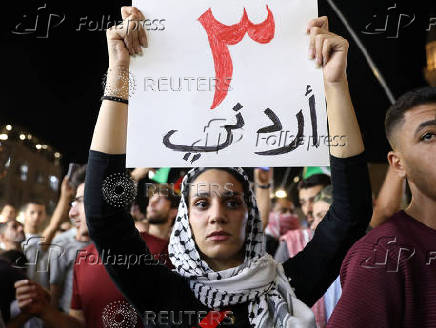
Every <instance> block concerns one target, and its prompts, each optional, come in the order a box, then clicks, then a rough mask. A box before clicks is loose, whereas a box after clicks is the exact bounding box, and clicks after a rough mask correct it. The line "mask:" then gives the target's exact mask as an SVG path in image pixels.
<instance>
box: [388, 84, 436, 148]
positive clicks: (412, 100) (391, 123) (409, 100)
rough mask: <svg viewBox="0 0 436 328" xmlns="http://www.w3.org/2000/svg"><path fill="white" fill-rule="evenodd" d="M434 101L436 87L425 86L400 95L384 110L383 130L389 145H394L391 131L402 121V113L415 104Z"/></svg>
mask: <svg viewBox="0 0 436 328" xmlns="http://www.w3.org/2000/svg"><path fill="white" fill-rule="evenodd" d="M432 103H436V88H434V87H425V88H419V89H415V90H412V91H409V92H407V93H405V94H404V95H402V96H401V97H400V98H398V100H397V101H396V102H395V104H393V105H392V106H391V107H390V108H389V109H388V111H387V112H386V118H385V132H386V137H387V138H388V141H389V143H390V144H391V147H392V148H393V147H394V142H393V132H394V130H395V128H396V127H397V126H398V125H399V124H400V123H402V121H403V119H404V113H406V112H407V111H408V110H410V109H412V108H413V107H416V106H421V105H428V104H432Z"/></svg>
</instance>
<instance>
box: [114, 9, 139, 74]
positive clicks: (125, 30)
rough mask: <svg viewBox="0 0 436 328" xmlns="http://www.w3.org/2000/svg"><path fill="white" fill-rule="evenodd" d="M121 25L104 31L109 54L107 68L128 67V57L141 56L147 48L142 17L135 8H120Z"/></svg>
mask: <svg viewBox="0 0 436 328" xmlns="http://www.w3.org/2000/svg"><path fill="white" fill-rule="evenodd" d="M121 17H122V18H123V23H122V24H120V25H117V26H113V27H111V28H110V29H108V30H107V31H106V38H107V43H108V52H109V67H128V66H129V63H130V56H135V55H138V54H139V55H140V54H142V47H147V36H146V34H145V30H144V26H143V22H144V21H145V17H144V15H143V14H142V13H141V12H140V11H139V10H138V9H137V8H135V7H122V8H121Z"/></svg>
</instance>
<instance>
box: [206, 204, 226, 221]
mask: <svg viewBox="0 0 436 328" xmlns="http://www.w3.org/2000/svg"><path fill="white" fill-rule="evenodd" d="M209 218H210V221H211V222H216V223H221V224H223V223H226V222H227V216H226V211H225V207H224V206H223V205H222V204H221V202H213V203H212V206H211V207H210V208H209Z"/></svg>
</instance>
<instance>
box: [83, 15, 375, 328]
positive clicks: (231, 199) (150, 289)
mask: <svg viewBox="0 0 436 328" xmlns="http://www.w3.org/2000/svg"><path fill="white" fill-rule="evenodd" d="M121 13H122V16H123V19H124V24H123V25H122V26H118V27H114V28H112V29H109V30H108V31H107V41H108V51H109V70H108V76H107V87H106V90H105V96H104V97H103V99H104V100H103V102H102V105H101V108H100V113H99V116H98V120H97V123H96V126H95V131H94V136H93V139H92V145H91V151H90V155H89V163H88V171H87V180H86V190H85V207H86V216H87V219H88V226H89V233H90V236H91V238H92V239H93V240H94V242H95V244H96V246H97V249H98V250H99V252H100V253H101V254H103V253H105V250H106V253H107V250H109V249H110V252H111V254H120V255H121V254H123V255H128V256H129V258H131V257H132V256H137V258H138V259H140V258H141V256H144V254H148V253H149V251H148V248H147V245H146V244H145V243H144V241H143V239H142V238H141V237H140V235H139V233H138V231H137V230H136V229H135V225H134V222H133V220H132V219H131V217H130V216H129V214H128V212H127V211H125V210H124V209H123V208H122V207H121V206H119V205H120V203H117V202H116V201H111V199H110V197H109V199H108V197H107V195H106V194H105V193H104V192H102V188H103V189H104V186H105V185H107V181H108V179H110V178H111V177H114V176H119V175H120V174H123V172H125V151H126V134H127V110H128V106H127V99H128V78H126V77H128V69H129V59H130V56H134V55H137V54H141V53H142V49H141V48H142V47H146V46H147V39H146V34H145V31H144V29H143V28H142V26H140V24H135V21H139V20H144V19H145V18H144V17H143V15H142V13H141V12H140V11H139V10H137V9H136V8H134V7H123V8H122V10H121ZM127 22H129V24H127ZM307 33H308V37H309V38H310V49H309V56H310V58H311V59H315V61H316V63H317V64H318V65H319V66H320V67H322V70H323V73H324V81H325V90H326V97H327V104H328V108H327V111H328V118H329V129H330V134H331V135H341V136H343V135H345V136H346V138H347V142H346V145H345V146H344V147H331V148H330V153H331V169H332V180H333V186H334V190H335V192H334V196H333V198H334V201H333V204H332V206H331V208H330V210H329V211H328V213H327V214H326V217H325V218H324V220H323V221H322V222H321V223H320V224H319V226H318V228H317V230H316V232H315V235H314V237H313V239H312V240H311V242H310V243H309V244H308V245H307V246H306V248H305V249H304V250H303V251H302V252H301V253H299V254H298V255H297V256H295V257H293V258H291V259H289V260H287V261H286V262H285V263H283V266H282V265H281V264H278V263H277V262H275V261H274V260H273V259H272V258H271V257H270V256H269V255H267V254H266V253H265V250H264V246H263V232H262V225H261V220H260V217H259V212H258V209H257V206H256V200H255V198H254V195H253V192H252V191H251V190H250V188H249V183H248V179H247V176H246V175H245V173H244V172H243V171H242V169H240V168H225V169H223V168H195V169H193V170H191V171H190V172H189V173H188V174H187V175H186V176H185V178H184V180H183V183H182V200H181V202H180V206H179V210H178V215H177V218H176V221H175V224H174V228H173V232H172V235H171V239H170V245H169V253H170V259H171V261H172V263H173V264H174V266H175V267H176V269H175V270H174V271H170V270H169V269H168V268H167V267H165V266H162V265H149V264H148V265H147V264H144V263H136V265H130V266H126V265H120V264H118V265H117V264H116V263H115V264H114V263H108V262H110V261H104V259H103V263H106V264H105V266H106V269H107V271H108V272H109V274H110V275H111V277H112V279H113V280H114V281H115V283H116V284H117V286H118V287H119V288H120V290H121V291H122V292H123V293H124V295H125V296H126V298H127V299H128V300H129V301H130V302H131V304H132V305H133V306H134V307H135V309H136V310H137V312H138V313H139V314H140V315H141V317H142V318H143V321H144V324H145V325H157V326H165V325H169V326H183V327H193V326H197V325H198V324H200V326H202V327H206V326H207V327H217V326H218V325H219V324H221V325H223V326H224V325H226V326H234V327H265V328H266V327H314V326H315V321H314V317H313V314H312V312H311V311H310V309H309V307H310V306H312V305H313V304H314V302H316V301H317V300H318V299H319V298H320V297H321V296H322V295H323V294H324V292H325V291H326V289H327V288H328V287H329V286H330V284H331V283H332V282H333V281H334V279H335V278H336V277H337V275H338V274H339V269H340V265H341V262H342V260H343V258H344V256H345V254H346V252H347V250H348V249H349V248H350V247H351V245H352V244H353V243H354V242H355V241H356V240H357V239H359V238H360V237H361V236H363V234H364V232H365V229H366V227H367V226H368V222H369V220H370V218H371V212H372V207H371V191H370V185H369V178H368V171H367V166H366V161H365V158H364V154H363V152H364V146H363V142H362V138H361V135H360V131H359V126H358V123H357V120H356V116H355V113H354V109H353V105H352V103H351V99H350V95H349V91H348V84H347V77H346V67H347V52H348V42H347V41H346V40H345V39H343V38H341V37H339V36H337V35H335V34H333V33H331V32H329V30H328V21H327V18H326V17H321V18H317V19H314V20H312V21H311V22H309V24H308V27H307ZM152 64H153V63H150V65H152ZM150 123H151V124H152V122H150ZM104 195H106V197H104ZM121 203H122V202H121Z"/></svg>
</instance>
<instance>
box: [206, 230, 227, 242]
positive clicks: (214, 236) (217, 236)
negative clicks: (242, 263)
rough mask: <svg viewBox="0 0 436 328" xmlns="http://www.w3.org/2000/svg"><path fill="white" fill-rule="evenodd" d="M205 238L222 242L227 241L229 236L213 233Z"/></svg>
mask: <svg viewBox="0 0 436 328" xmlns="http://www.w3.org/2000/svg"><path fill="white" fill-rule="evenodd" d="M206 238H207V239H209V240H213V241H223V240H227V239H229V238H230V234H229V233H227V232H224V231H215V232H212V233H210V234H209V235H207V237H206Z"/></svg>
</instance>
